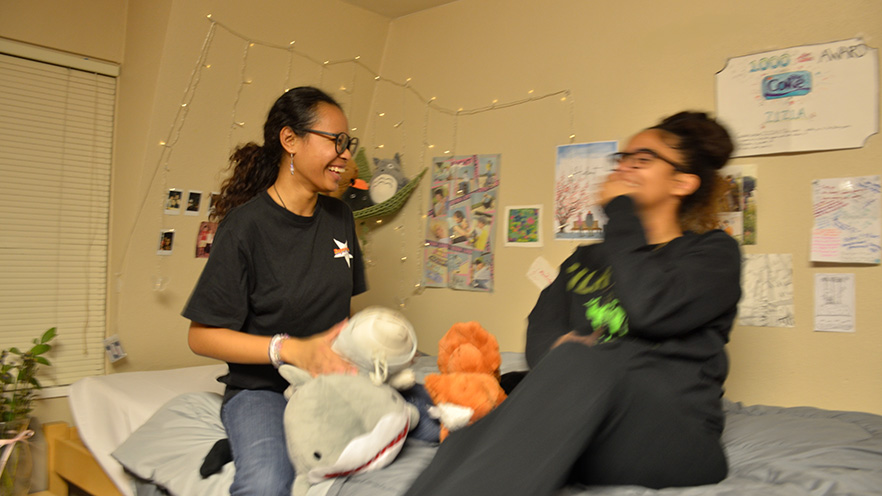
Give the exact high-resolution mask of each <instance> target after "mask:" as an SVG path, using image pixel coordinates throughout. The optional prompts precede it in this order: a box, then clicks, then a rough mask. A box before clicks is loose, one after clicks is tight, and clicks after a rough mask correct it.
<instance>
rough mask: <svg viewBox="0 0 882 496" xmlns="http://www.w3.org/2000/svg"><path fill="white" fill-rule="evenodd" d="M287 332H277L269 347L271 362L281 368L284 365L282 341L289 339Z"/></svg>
mask: <svg viewBox="0 0 882 496" xmlns="http://www.w3.org/2000/svg"><path fill="white" fill-rule="evenodd" d="M288 337H289V336H288V335H287V334H276V335H275V336H273V338H272V339H270V343H269V349H268V350H267V352H268V353H269V359H270V363H272V364H273V367H275V368H279V367H281V366H282V364H283V363H285V362H283V361H282V342H283V341H285V340H286V339H288Z"/></svg>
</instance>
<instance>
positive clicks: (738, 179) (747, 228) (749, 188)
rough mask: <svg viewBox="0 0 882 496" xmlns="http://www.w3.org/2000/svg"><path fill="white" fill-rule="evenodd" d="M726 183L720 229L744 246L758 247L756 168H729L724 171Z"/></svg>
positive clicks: (741, 166) (745, 166) (742, 166)
mask: <svg viewBox="0 0 882 496" xmlns="http://www.w3.org/2000/svg"><path fill="white" fill-rule="evenodd" d="M720 177H722V178H723V181H725V184H726V191H725V193H724V195H723V198H722V199H721V201H722V203H723V204H722V206H721V207H720V213H719V221H720V229H722V230H724V231H726V232H727V233H728V234H729V235H730V236H732V237H733V238H735V239H736V240H738V242H739V243H741V244H742V245H755V244H756V214H757V204H756V178H757V174H756V165H729V166H726V167H723V168H722V169H721V170H720Z"/></svg>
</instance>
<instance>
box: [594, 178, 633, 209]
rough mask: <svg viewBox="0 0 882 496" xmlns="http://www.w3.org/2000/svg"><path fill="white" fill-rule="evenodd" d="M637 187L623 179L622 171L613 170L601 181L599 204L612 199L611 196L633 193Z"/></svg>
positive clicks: (604, 203) (602, 204)
mask: <svg viewBox="0 0 882 496" xmlns="http://www.w3.org/2000/svg"><path fill="white" fill-rule="evenodd" d="M636 190H637V188H636V187H635V186H634V185H633V183H631V182H629V181H627V180H626V179H625V173H624V172H622V171H613V172H611V173H610V175H609V176H607V178H606V181H605V182H604V183H603V189H601V191H600V201H599V203H600V205H601V206H605V205H606V204H607V203H609V202H610V201H612V199H613V198H615V197H617V196H622V195H628V194H631V193H634V192H635V191H636Z"/></svg>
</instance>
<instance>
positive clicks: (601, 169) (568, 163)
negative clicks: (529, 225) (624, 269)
mask: <svg viewBox="0 0 882 496" xmlns="http://www.w3.org/2000/svg"><path fill="white" fill-rule="evenodd" d="M617 150H618V142H617V141H597V142H594V143H578V144H573V145H561V146H558V147H557V162H556V164H555V171H554V239H557V240H598V241H599V240H602V239H603V226H604V225H606V216H605V215H604V214H603V209H602V208H601V207H600V206H599V205H598V203H597V198H598V194H599V193H600V188H601V187H602V186H603V182H604V181H605V180H606V176H607V175H609V173H610V170H611V168H612V166H611V165H610V162H609V156H610V155H611V154H613V153H615V152H616V151H617Z"/></svg>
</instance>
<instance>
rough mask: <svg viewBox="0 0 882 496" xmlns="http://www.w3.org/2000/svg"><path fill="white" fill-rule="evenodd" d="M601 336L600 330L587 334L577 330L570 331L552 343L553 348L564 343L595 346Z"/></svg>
mask: <svg viewBox="0 0 882 496" xmlns="http://www.w3.org/2000/svg"><path fill="white" fill-rule="evenodd" d="M599 337H600V333H599V332H593V333H591V334H589V335H587V336H585V335H583V334H579V333H577V332H576V331H570V332H568V333H566V334H564V335H563V336H561V337H559V338H557V341H555V342H554V344H553V345H551V349H554V348H557V347H558V346H560V345H562V344H564V343H578V344H583V345H585V346H594V345H595V344H596V343H597V339H598V338H599Z"/></svg>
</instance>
